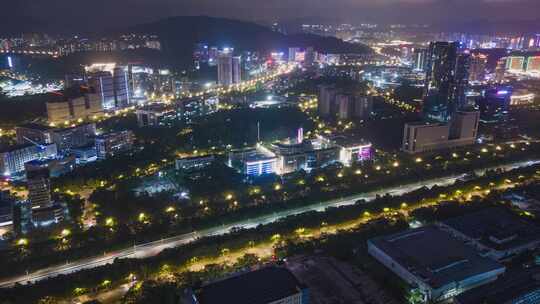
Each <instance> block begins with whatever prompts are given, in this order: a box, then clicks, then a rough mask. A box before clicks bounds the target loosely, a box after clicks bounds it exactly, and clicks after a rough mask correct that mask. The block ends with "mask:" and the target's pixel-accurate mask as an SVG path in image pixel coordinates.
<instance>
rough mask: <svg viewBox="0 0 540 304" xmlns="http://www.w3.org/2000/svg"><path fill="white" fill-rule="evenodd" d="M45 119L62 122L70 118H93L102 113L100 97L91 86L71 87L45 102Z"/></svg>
mask: <svg viewBox="0 0 540 304" xmlns="http://www.w3.org/2000/svg"><path fill="white" fill-rule="evenodd" d="M45 105H46V108H47V121H48V122H49V123H51V124H62V123H66V122H69V121H71V120H78V119H95V118H98V117H100V116H101V115H103V113H104V112H103V106H102V98H101V96H100V95H99V94H98V92H97V91H96V90H95V89H94V88H92V87H84V86H81V87H73V88H69V89H67V90H65V92H63V93H58V94H57V95H56V96H54V98H52V100H51V101H49V102H47V103H46V104H45Z"/></svg>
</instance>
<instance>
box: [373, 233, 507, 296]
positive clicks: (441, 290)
mask: <svg viewBox="0 0 540 304" xmlns="http://www.w3.org/2000/svg"><path fill="white" fill-rule="evenodd" d="M368 252H369V254H370V255H371V256H373V257H374V258H375V259H377V260H378V261H379V262H381V263H382V264H383V265H384V266H386V267H387V268H388V269H389V270H391V271H392V272H394V273H395V274H396V275H398V276H399V277H400V278H402V279H403V280H404V281H406V282H407V283H409V284H410V285H411V287H412V288H416V289H418V290H419V291H420V292H421V293H422V294H423V295H424V300H425V301H434V302H437V301H442V300H446V299H450V298H452V297H454V296H456V295H458V294H461V293H463V292H465V291H467V290H469V289H472V288H475V287H478V286H481V285H484V284H488V283H491V282H493V281H495V280H496V279H497V278H498V277H499V276H500V275H501V274H503V273H504V272H505V269H506V268H505V267H504V266H503V265H501V264H499V263H497V262H496V261H493V260H491V259H489V258H487V257H482V256H480V255H479V254H478V253H477V252H476V251H475V250H474V249H473V248H471V247H469V246H467V245H465V244H464V243H463V242H462V241H460V240H458V239H456V238H454V237H453V236H452V235H451V234H450V233H448V232H446V231H443V230H441V229H439V228H437V227H435V226H426V227H422V228H418V229H411V230H407V231H403V232H399V233H396V234H393V235H388V236H382V237H376V238H373V239H370V240H369V241H368Z"/></svg>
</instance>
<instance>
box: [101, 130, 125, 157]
mask: <svg viewBox="0 0 540 304" xmlns="http://www.w3.org/2000/svg"><path fill="white" fill-rule="evenodd" d="M95 141H96V151H97V157H98V158H100V159H105V158H107V157H110V156H114V155H116V154H118V153H122V152H126V151H129V150H131V149H132V148H133V143H134V142H135V135H134V134H133V132H132V131H129V130H125V131H120V132H112V133H107V134H102V135H100V136H97V137H96V139H95Z"/></svg>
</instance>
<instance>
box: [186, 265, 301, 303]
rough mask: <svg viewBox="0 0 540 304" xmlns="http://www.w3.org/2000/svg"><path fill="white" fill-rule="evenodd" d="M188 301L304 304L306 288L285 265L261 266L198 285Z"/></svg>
mask: <svg viewBox="0 0 540 304" xmlns="http://www.w3.org/2000/svg"><path fill="white" fill-rule="evenodd" d="M190 300H191V301H190V303H192V304H222V303H235V304H307V303H308V301H309V290H308V289H307V287H306V286H304V285H303V284H301V283H300V282H299V281H298V280H297V279H296V277H295V276H294V275H293V274H292V273H291V272H290V271H289V270H288V269H286V268H282V267H273V266H271V267H265V268H262V269H259V270H255V271H251V272H247V273H243V274H239V275H236V276H232V277H230V278H227V279H225V280H221V281H216V282H213V283H210V284H207V285H205V286H203V287H201V288H200V289H198V290H195V292H194V293H193V294H192V296H191V297H190Z"/></svg>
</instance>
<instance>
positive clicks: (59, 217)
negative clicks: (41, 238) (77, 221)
mask: <svg viewBox="0 0 540 304" xmlns="http://www.w3.org/2000/svg"><path fill="white" fill-rule="evenodd" d="M66 211H67V209H66V208H64V207H63V206H62V205H60V204H52V205H49V206H46V207H39V208H35V209H32V223H33V224H34V226H36V227H44V226H49V225H52V224H58V223H60V222H62V221H64V219H65V218H66Z"/></svg>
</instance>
